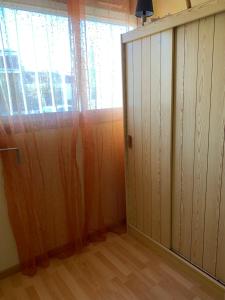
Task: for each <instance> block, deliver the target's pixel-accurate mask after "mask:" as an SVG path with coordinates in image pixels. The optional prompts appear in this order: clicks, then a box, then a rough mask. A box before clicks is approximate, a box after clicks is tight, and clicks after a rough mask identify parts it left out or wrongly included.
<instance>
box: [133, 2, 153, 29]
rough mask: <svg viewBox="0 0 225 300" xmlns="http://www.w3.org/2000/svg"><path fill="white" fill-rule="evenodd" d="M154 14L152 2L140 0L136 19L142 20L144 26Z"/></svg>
mask: <svg viewBox="0 0 225 300" xmlns="http://www.w3.org/2000/svg"><path fill="white" fill-rule="evenodd" d="M153 14H154V10H153V4H152V0H138V1H137V7H136V14H135V15H136V17H138V18H142V25H144V23H145V22H146V19H147V17H151V16H152V15H153Z"/></svg>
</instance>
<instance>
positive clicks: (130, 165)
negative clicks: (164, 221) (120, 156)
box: [125, 43, 137, 226]
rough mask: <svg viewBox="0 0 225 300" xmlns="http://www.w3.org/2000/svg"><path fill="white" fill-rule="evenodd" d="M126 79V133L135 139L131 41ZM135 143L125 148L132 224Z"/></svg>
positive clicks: (134, 218)
mask: <svg viewBox="0 0 225 300" xmlns="http://www.w3.org/2000/svg"><path fill="white" fill-rule="evenodd" d="M126 79H127V80H126V81H127V103H126V110H127V120H125V122H127V124H126V129H127V133H126V134H127V135H130V136H131V137H132V138H133V140H135V132H134V89H133V79H134V70H133V43H128V44H127V45H126ZM134 146H135V145H133V146H132V148H127V156H128V157H127V179H126V180H127V221H128V224H131V225H133V226H136V225H137V202H136V191H135V160H134V159H135V156H134V153H135V147H134Z"/></svg>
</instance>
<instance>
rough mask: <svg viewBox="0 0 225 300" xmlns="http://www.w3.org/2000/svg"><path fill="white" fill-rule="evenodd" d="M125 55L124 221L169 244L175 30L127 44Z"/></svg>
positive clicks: (166, 244)
mask: <svg viewBox="0 0 225 300" xmlns="http://www.w3.org/2000/svg"><path fill="white" fill-rule="evenodd" d="M162 48H163V49H162ZM126 55H127V65H129V64H133V66H132V68H131V67H127V73H128V72H132V74H133V75H131V74H127V86H128V87H127V88H128V91H127V94H128V96H127V98H128V102H129V103H127V112H128V113H127V131H128V133H127V134H129V135H131V136H132V137H133V146H132V148H128V150H127V151H128V163H127V164H128V166H127V168H128V173H129V175H128V177H129V178H130V179H129V178H128V181H129V182H128V214H131V215H130V216H129V217H128V223H129V222H133V224H132V223H130V224H131V225H134V226H135V227H137V228H138V229H139V230H140V231H142V232H143V233H145V234H146V235H148V236H149V237H152V238H153V239H155V240H156V241H158V242H161V243H163V244H164V245H165V246H166V247H170V244H171V226H170V225H168V224H170V222H171V189H170V184H171V181H170V177H171V175H170V170H171V167H170V161H171V139H170V137H171V98H172V57H173V31H172V30H170V31H167V32H164V33H162V34H157V35H155V36H151V37H147V38H144V39H142V40H139V41H134V42H132V43H129V44H127V51H126ZM128 56H129V57H128ZM132 106H133V108H131V107H132ZM129 115H130V116H129ZM131 116H133V119H132V117H131ZM132 122H133V124H131V123H132ZM132 128H133V129H132ZM132 159H133V161H131V160H132ZM133 163H134V165H135V167H134V176H133V175H132V174H131V173H130V172H131V171H130V170H131V169H132V164H133ZM133 181H134V183H133ZM134 194H135V195H134ZM134 197H136V200H135V201H134ZM134 210H136V211H134ZM134 216H136V222H135V221H134Z"/></svg>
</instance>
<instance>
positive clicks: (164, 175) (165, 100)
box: [160, 30, 173, 248]
mask: <svg viewBox="0 0 225 300" xmlns="http://www.w3.org/2000/svg"><path fill="white" fill-rule="evenodd" d="M172 67H173V31H172V30H169V31H165V32H162V33H161V151H160V159H161V165H160V173H161V178H160V179H161V206H162V209H161V243H162V244H163V245H164V246H166V247H167V248H170V247H171V137H172V128H171V127H172V125H171V122H172V121H171V117H172Z"/></svg>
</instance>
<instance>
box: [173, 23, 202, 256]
mask: <svg viewBox="0 0 225 300" xmlns="http://www.w3.org/2000/svg"><path fill="white" fill-rule="evenodd" d="M198 27H199V22H194V23H190V24H187V25H185V26H184V27H181V28H179V29H178V30H177V39H176V47H177V64H176V72H177V74H176V80H177V81H176V110H175V119H176V120H175V125H174V126H175V133H174V135H175V142H174V193H173V249H174V250H175V251H177V252H179V253H180V254H182V255H183V256H184V257H186V258H187V259H190V256H191V239H192V235H191V226H192V223H191V220H192V198H193V197H192V196H193V171H194V141H195V138H194V137H195V108H196V79H197V54H198V29H199V28H198Z"/></svg>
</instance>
